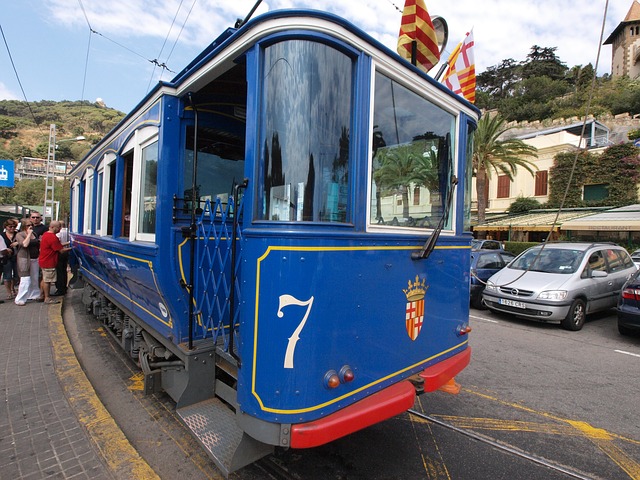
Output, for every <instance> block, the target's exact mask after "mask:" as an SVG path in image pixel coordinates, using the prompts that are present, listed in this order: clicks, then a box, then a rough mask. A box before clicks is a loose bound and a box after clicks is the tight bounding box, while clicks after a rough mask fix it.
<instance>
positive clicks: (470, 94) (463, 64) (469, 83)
mask: <svg viewBox="0 0 640 480" xmlns="http://www.w3.org/2000/svg"><path fill="white" fill-rule="evenodd" d="M473 46H474V43H473V30H471V32H469V33H467V36H466V37H465V39H464V40H463V41H462V42H461V43H459V44H458V46H457V47H456V48H455V50H454V51H453V52H452V53H451V55H450V56H449V59H448V60H447V63H448V64H449V67H448V68H447V71H446V72H445V74H444V78H443V80H442V82H443V83H444V84H445V85H446V86H447V87H448V88H449V90H452V91H453V92H454V93H457V94H458V95H462V96H463V97H464V98H466V99H467V100H469V101H470V102H471V103H474V102H475V101H476V64H475V60H474V59H473Z"/></svg>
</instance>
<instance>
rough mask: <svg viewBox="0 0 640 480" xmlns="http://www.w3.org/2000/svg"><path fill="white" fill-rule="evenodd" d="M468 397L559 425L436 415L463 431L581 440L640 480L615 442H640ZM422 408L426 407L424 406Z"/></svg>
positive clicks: (639, 467) (638, 472)
mask: <svg viewBox="0 0 640 480" xmlns="http://www.w3.org/2000/svg"><path fill="white" fill-rule="evenodd" d="M463 391H465V392H466V393H469V394H472V395H476V396H479V397H482V398H485V399H487V400H491V401H493V402H496V403H500V404H502V405H505V406H508V407H510V408H515V409H518V410H522V411H525V412H527V413H531V414H534V415H538V416H542V417H544V418H548V419H550V420H553V421H554V422H555V423H541V422H526V421H520V420H503V419H498V418H471V417H458V416H447V415H433V416H434V417H438V418H440V419H442V420H443V421H445V422H447V423H449V424H451V425H453V426H455V427H457V428H461V429H465V428H466V429H469V430H492V431H514V432H532V433H546V434H550V435H564V436H568V435H573V436H580V437H583V438H585V439H587V440H589V441H591V442H592V443H593V444H595V445H596V446H597V447H598V448H599V449H600V450H601V451H602V452H603V453H604V454H605V455H607V456H608V457H609V458H610V459H611V460H612V461H613V462H614V463H615V464H616V465H618V466H619V467H620V468H621V469H622V470H623V471H624V472H625V473H626V474H627V475H629V478H631V479H633V480H640V463H638V462H637V461H636V460H635V459H633V458H632V457H630V456H629V455H628V454H627V453H626V452H624V450H622V449H621V448H620V447H618V446H617V445H615V444H614V441H621V442H626V443H629V444H632V445H640V441H638V440H634V439H632V438H628V437H624V436H622V435H618V434H615V433H611V432H608V431H606V430H604V429H602V428H597V427H594V426H592V425H590V424H589V423H587V422H581V421H577V420H569V419H566V418H561V417H558V416H555V415H553V414H550V413H547V412H541V411H537V410H534V409H532V408H529V407H526V406H524V405H521V404H518V403H512V402H506V401H504V400H500V399H498V398H497V397H494V396H491V395H488V394H486V393H481V392H477V391H473V390H470V389H467V388H464V389H463ZM421 406H422V405H421Z"/></svg>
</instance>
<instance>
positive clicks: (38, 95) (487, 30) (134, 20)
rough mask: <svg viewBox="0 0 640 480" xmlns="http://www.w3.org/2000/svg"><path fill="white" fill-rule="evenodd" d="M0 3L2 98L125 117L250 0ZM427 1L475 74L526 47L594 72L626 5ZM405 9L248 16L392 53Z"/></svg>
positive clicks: (603, 67) (334, 6)
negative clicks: (468, 37) (87, 104)
mask: <svg viewBox="0 0 640 480" xmlns="http://www.w3.org/2000/svg"><path fill="white" fill-rule="evenodd" d="M0 3H2V8H1V9H0V27H2V35H1V37H2V38H0V42H1V43H0V99H16V100H27V101H29V102H35V101H40V100H53V101H62V100H88V101H91V102H94V101H96V100H97V99H101V100H102V101H103V102H104V103H105V104H106V105H107V106H108V107H111V108H115V109H117V110H120V111H122V112H125V113H127V112H129V111H131V110H132V109H133V108H134V107H135V106H136V105H137V104H138V102H139V101H140V100H142V98H143V97H144V96H145V95H146V93H147V92H148V91H149V90H151V89H152V88H153V86H154V85H155V84H156V83H157V82H158V81H159V80H165V81H168V80H171V79H172V78H173V77H174V75H175V73H172V72H179V71H180V70H181V69H182V68H184V67H185V66H186V65H187V64H188V63H189V62H190V61H191V60H192V59H193V58H194V57H195V56H196V55H197V54H198V53H200V52H201V51H202V50H203V49H204V48H205V47H206V46H207V45H209V44H210V43H211V42H212V41H213V40H214V39H215V38H216V37H217V36H218V35H219V34H220V33H221V32H222V31H224V30H225V29H226V28H227V27H233V25H234V23H235V21H236V19H237V18H245V17H246V16H247V14H248V13H249V11H250V10H251V8H252V7H253V6H254V4H255V0H108V1H105V0H0ZM425 3H426V6H427V9H428V11H429V14H430V15H431V16H436V15H437V16H440V17H442V18H444V19H445V20H446V22H447V24H448V26H449V42H448V44H447V47H446V48H445V50H444V53H443V55H442V57H443V58H446V57H447V56H448V54H449V53H450V52H451V50H453V49H454V48H455V46H456V44H457V43H458V42H460V41H462V39H463V38H464V36H465V34H466V32H468V31H470V30H471V29H473V36H474V41H475V62H476V72H477V73H481V72H483V71H485V70H486V69H487V67H491V66H495V65H498V64H500V62H501V61H502V60H504V59H509V58H512V59H514V60H516V61H517V62H520V61H523V60H526V57H527V54H528V53H529V52H530V50H531V47H532V46H533V45H538V46H540V47H557V50H556V55H557V56H558V58H559V59H560V60H561V61H562V62H564V63H565V64H566V65H567V66H568V67H573V66H575V65H586V64H588V63H591V64H592V65H594V66H595V64H596V60H597V59H598V49H599V45H600V43H601V41H600V39H601V34H602V35H603V37H602V41H604V40H606V38H607V37H608V36H609V35H610V34H611V32H612V31H613V30H614V29H615V28H616V27H617V26H618V24H619V23H620V22H621V21H623V20H624V17H625V16H626V14H627V12H628V11H629V8H630V7H631V5H632V3H633V0H609V1H608V2H607V0H592V1H577V0H536V1H525V0H457V1H452V0H426V1H425ZM403 6H404V1H403V0H342V1H341V0H314V1H309V0H264V1H263V2H262V3H261V5H260V6H259V7H258V9H257V10H256V12H255V14H254V17H256V16H257V15H259V14H260V13H264V12H266V11H271V10H276V9H282V8H313V9H317V10H324V11H328V12H331V13H334V14H337V15H339V16H341V17H344V18H345V19H347V20H349V21H350V22H351V23H353V24H354V25H356V26H357V27H359V28H361V29H363V30H364V31H366V32H367V33H368V34H369V35H371V36H372V37H374V38H375V39H377V40H378V41H380V42H381V43H383V44H384V45H386V46H387V47H389V48H391V49H393V50H394V51H395V48H396V42H397V36H398V31H399V27H400V19H401V12H400V10H401V9H402V7H403ZM605 10H606V15H605ZM603 22H604V31H603ZM153 60H157V63H158V64H161V65H162V64H164V65H166V67H167V69H168V70H165V69H163V68H160V67H158V66H157V65H154V63H152V61H153ZM437 70H438V68H437V67H436V68H434V69H433V70H432V71H431V72H430V73H431V74H432V75H433V74H434V73H435V72H436V71H437ZM610 71H611V45H603V46H601V49H600V58H599V61H598V74H599V75H603V74H605V73H610ZM16 72H17V74H16Z"/></svg>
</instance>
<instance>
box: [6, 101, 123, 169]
mask: <svg viewBox="0 0 640 480" xmlns="http://www.w3.org/2000/svg"><path fill="white" fill-rule="evenodd" d="M124 115H125V114H124V113H122V112H120V111H118V110H114V109H112V108H107V107H105V106H104V105H103V104H100V103H91V102H88V101H76V102H70V101H64V102H52V101H41V102H32V103H27V102H21V101H18V100H1V101H0V158H2V159H10V160H19V159H20V158H21V157H35V158H47V153H48V148H49V125H50V124H52V123H54V124H55V125H56V140H57V142H60V143H59V146H58V149H57V150H56V159H58V160H76V161H78V160H80V159H81V158H82V157H83V156H84V155H85V154H86V153H87V152H88V151H89V150H90V149H91V147H92V146H93V145H95V144H96V143H97V142H98V141H99V140H100V139H101V138H102V137H103V136H104V135H105V134H106V133H107V132H109V130H111V129H112V128H113V127H114V126H115V125H116V124H117V123H118V122H119V121H120V120H121V119H122V118H123V117H124ZM78 136H84V137H85V140H83V141H78V142H62V140H64V139H68V138H75V137H78Z"/></svg>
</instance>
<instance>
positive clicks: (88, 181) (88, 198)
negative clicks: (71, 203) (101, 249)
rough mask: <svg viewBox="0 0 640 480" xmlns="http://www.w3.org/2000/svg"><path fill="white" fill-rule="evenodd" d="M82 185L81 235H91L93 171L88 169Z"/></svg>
mask: <svg viewBox="0 0 640 480" xmlns="http://www.w3.org/2000/svg"><path fill="white" fill-rule="evenodd" d="M83 183H84V192H85V193H84V222H83V223H84V225H83V233H93V232H92V231H91V224H92V219H93V170H91V169H88V170H87V173H86V174H85V179H84V180H83Z"/></svg>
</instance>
